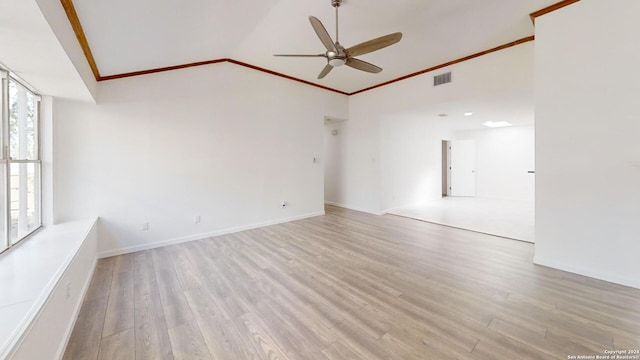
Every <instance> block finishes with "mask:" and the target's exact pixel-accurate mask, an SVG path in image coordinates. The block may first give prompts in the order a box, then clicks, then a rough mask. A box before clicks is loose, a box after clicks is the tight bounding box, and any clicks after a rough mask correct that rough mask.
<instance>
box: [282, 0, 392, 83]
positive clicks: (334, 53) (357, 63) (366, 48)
mask: <svg viewBox="0 0 640 360" xmlns="http://www.w3.org/2000/svg"><path fill="white" fill-rule="evenodd" d="M341 4H342V0H331V6H333V7H334V8H335V9H336V41H335V42H334V41H333V39H331V35H329V33H328V32H327V29H326V28H325V27H324V25H322V22H320V20H318V18H316V17H314V16H309V22H310V23H311V27H312V28H313V30H314V31H315V32H316V35H317V36H318V38H319V39H320V41H321V42H322V44H323V45H324V47H325V48H326V50H327V51H326V52H325V53H324V54H316V55H298V54H276V55H274V56H285V57H324V58H326V59H327V65H326V66H325V67H324V69H322V71H321V72H320V75H318V79H322V78H324V77H325V76H327V74H329V72H331V70H332V69H333V68H334V67H337V66H342V65H347V66H349V67H351V68H354V69H357V70H361V71H366V72H369V73H379V72H381V71H382V68H380V67H378V66H376V65H373V64H370V63H368V62H366V61H362V60H359V59H356V58H355V56H359V55H364V54H368V53H370V52H374V51H376V50H380V49H382V48H385V47H387V46H390V45H393V44H395V43H397V42H398V41H400V39H402V33H400V32H397V33H393V34H389V35H385V36H381V37H378V38H375V39H372V40H369V41H365V42H363V43H360V44H358V45H355V46H352V47H350V48H347V49H345V48H344V47H343V46H342V45H340V41H339V39H340V38H339V31H338V8H339V7H340V5H341Z"/></svg>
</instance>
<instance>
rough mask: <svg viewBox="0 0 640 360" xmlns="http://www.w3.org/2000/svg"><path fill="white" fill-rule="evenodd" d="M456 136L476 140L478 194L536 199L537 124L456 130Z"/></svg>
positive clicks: (499, 197)
mask: <svg viewBox="0 0 640 360" xmlns="http://www.w3.org/2000/svg"><path fill="white" fill-rule="evenodd" d="M454 139H455V140H474V141H475V144H476V196H478V197H486V198H494V199H509V200H525V201H534V198H535V175H534V174H529V173H527V171H530V170H535V128H534V126H533V125H530V126H513V127H506V128H495V129H489V128H487V129H482V130H472V131H456V132H455V134H454Z"/></svg>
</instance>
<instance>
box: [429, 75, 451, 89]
mask: <svg viewBox="0 0 640 360" xmlns="http://www.w3.org/2000/svg"><path fill="white" fill-rule="evenodd" d="M450 82H451V72H448V73H444V74H440V75H436V76H434V77H433V86H438V85H442V84H446V83H450Z"/></svg>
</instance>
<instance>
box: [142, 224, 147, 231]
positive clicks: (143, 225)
mask: <svg viewBox="0 0 640 360" xmlns="http://www.w3.org/2000/svg"><path fill="white" fill-rule="evenodd" d="M147 230H149V223H148V222H143V223H142V231H147Z"/></svg>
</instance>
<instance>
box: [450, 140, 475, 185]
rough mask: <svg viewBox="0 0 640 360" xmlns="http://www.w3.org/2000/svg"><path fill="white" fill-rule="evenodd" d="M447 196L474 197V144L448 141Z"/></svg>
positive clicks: (468, 141)
mask: <svg viewBox="0 0 640 360" xmlns="http://www.w3.org/2000/svg"><path fill="white" fill-rule="evenodd" d="M449 183H450V186H449V196H476V143H475V142H474V141H473V140H453V141H449Z"/></svg>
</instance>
